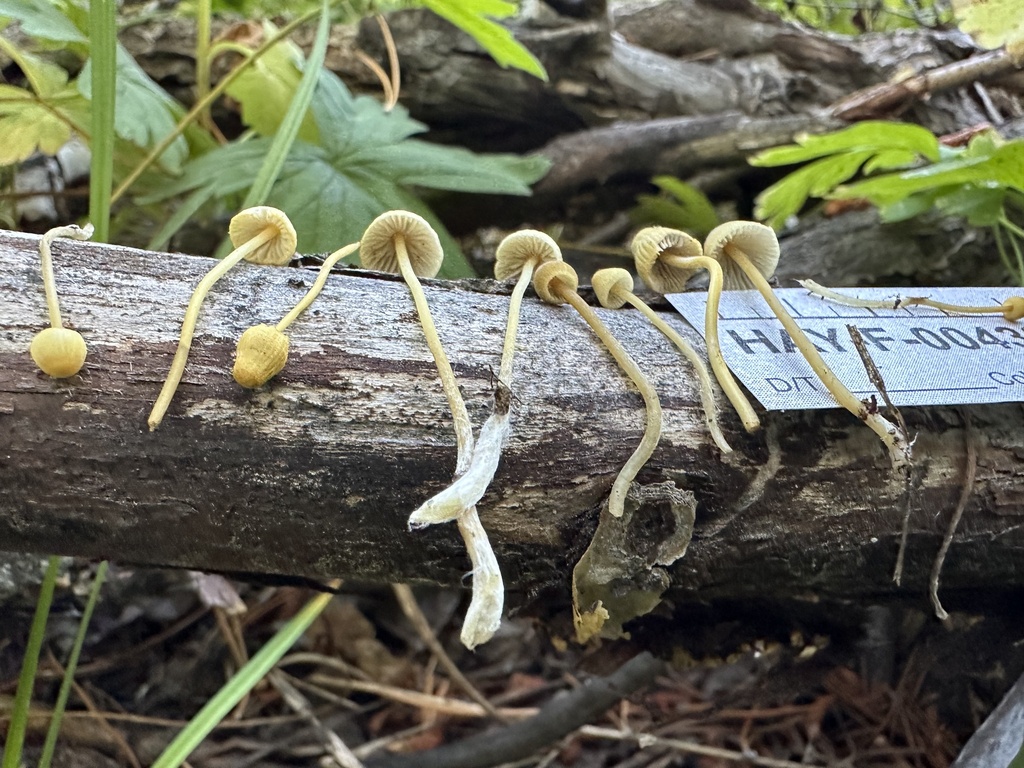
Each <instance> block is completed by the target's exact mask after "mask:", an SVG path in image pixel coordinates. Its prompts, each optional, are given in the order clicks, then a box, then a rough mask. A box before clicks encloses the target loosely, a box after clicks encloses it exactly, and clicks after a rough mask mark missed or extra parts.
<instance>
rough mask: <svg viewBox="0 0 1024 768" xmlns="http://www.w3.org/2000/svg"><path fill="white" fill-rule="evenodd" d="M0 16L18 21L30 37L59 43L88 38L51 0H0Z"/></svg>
mask: <svg viewBox="0 0 1024 768" xmlns="http://www.w3.org/2000/svg"><path fill="white" fill-rule="evenodd" d="M0 18H7V19H14V20H15V21H18V22H20V24H21V31H22V32H24V33H25V34H26V35H29V36H30V37H35V38H40V39H42V40H53V41H54V42H60V43H86V42H88V40H89V39H88V38H87V37H86V36H85V35H84V34H82V32H81V31H80V30H79V29H78V27H77V26H75V24H74V22H72V21H71V19H69V18H68V17H67V16H65V15H64V14H63V13H61V11H60V8H59V7H58V4H57V3H54V2H53V1H52V0H0Z"/></svg>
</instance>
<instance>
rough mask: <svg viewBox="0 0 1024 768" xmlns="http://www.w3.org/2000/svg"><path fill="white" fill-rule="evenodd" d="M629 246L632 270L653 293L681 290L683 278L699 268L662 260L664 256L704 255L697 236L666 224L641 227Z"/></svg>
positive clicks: (688, 277)
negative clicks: (691, 235) (670, 227)
mask: <svg viewBox="0 0 1024 768" xmlns="http://www.w3.org/2000/svg"><path fill="white" fill-rule="evenodd" d="M630 248H631V250H632V251H633V261H634V262H635V263H636V271H637V272H639V273H640V277H641V279H642V280H643V281H644V283H646V284H647V287H648V288H650V289H651V290H652V291H656V292H657V293H681V292H682V291H684V290H685V289H686V281H687V280H689V279H690V277H692V276H693V274H694V273H696V272H698V271H699V269H700V268H699V267H694V268H689V267H676V266H673V265H671V264H666V263H665V259H664V257H665V256H681V257H683V258H691V257H693V256H703V255H704V250H703V249H702V248H701V245H700V241H699V240H697V239H696V238H693V237H690V236H689V235H688V234H686V233H685V232H680V231H679V230H678V229H669V228H668V227H646V228H644V229H641V230H640V231H639V232H637V233H636V237H634V238H633V242H632V244H631V245H630Z"/></svg>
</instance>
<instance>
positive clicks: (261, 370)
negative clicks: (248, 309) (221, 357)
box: [231, 323, 288, 389]
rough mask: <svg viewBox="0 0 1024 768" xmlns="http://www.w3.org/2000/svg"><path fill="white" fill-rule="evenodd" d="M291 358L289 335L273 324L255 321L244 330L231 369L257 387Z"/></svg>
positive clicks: (242, 380)
mask: <svg viewBox="0 0 1024 768" xmlns="http://www.w3.org/2000/svg"><path fill="white" fill-rule="evenodd" d="M287 362H288V337H287V336H285V335H284V334H283V333H281V331H279V330H277V328H274V327H272V326H269V325H264V324H262V323H261V324H259V325H254V326H253V327H252V328H249V329H248V330H246V331H245V333H243V334H242V336H241V338H240V339H239V340H238V348H237V349H236V350H235V366H234V368H233V369H232V371H231V373H232V375H233V376H234V377H235V381H237V382H238V383H239V384H241V385H242V386H243V387H247V388H249V389H256V388H257V387H262V386H263V385H264V384H266V383H267V382H268V381H270V380H271V379H272V378H274V377H275V376H277V374H279V373H280V372H281V369H282V368H284V365H285V363H287Z"/></svg>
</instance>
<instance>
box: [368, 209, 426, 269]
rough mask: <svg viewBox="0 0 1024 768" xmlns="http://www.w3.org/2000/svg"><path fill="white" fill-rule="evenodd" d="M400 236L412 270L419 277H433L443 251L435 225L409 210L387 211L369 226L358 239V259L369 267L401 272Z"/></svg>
mask: <svg viewBox="0 0 1024 768" xmlns="http://www.w3.org/2000/svg"><path fill="white" fill-rule="evenodd" d="M396 235H401V236H402V239H403V240H404V241H405V249H406V251H407V252H408V254H409V263H410V264H412V271H413V272H415V273H416V275H417V276H418V277H433V276H434V275H436V274H437V273H438V270H440V269H441V262H442V261H444V251H443V250H442V249H441V241H440V240H439V239H438V237H437V233H436V232H435V231H434V228H433V227H431V226H430V224H428V223H427V220H426V219H424V218H423V217H422V216H417V215H416V214H415V213H410V212H409V211H387V212H386V213H382V214H381V215H380V216H378V217H377V218H376V219H374V220H373V221H372V222H370V226H368V227H367V228H366V231H365V232H364V233H363V237H362V240H360V241H359V259H360V261H361V262H362V264H363V266H364V267H366V268H367V269H375V270H377V271H378V272H394V273H397V272H400V271H401V270H400V269H399V268H398V254H397V253H396V252H395V236H396Z"/></svg>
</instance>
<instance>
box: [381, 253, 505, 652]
mask: <svg viewBox="0 0 1024 768" xmlns="http://www.w3.org/2000/svg"><path fill="white" fill-rule="evenodd" d="M395 255H396V256H397V257H398V268H399V270H400V271H401V273H402V278H403V279H404V280H405V282H406V284H407V285H408V286H409V293H411V294H412V300H413V303H414V304H415V305H416V312H417V314H418V315H419V318H420V324H421V325H422V326H423V335H424V336H425V337H426V339H427V346H428V347H429V348H430V353H431V354H432V355H433V356H434V363H435V365H436V366H437V372H438V375H439V376H440V378H441V387H442V389H443V390H444V394H445V397H446V398H447V400H448V407H449V408H450V409H451V412H452V419H453V421H454V424H455V442H456V445H457V447H458V458H457V460H456V462H455V474H456V476H457V477H458V476H461V475H463V474H464V473H465V472H466V470H467V469H468V467H469V464H470V461H471V458H472V456H473V428H472V426H471V425H470V421H469V414H468V412H467V411H466V403H465V401H464V400H463V399H462V393H461V392H459V386H458V384H457V383H456V381H455V374H454V372H453V371H452V366H451V364H450V363H449V362H448V356H447V355H446V354H445V351H444V347H442V346H441V339H440V338H439V337H438V335H437V328H436V327H435V326H434V319H433V317H432V316H431V314H430V307H429V306H428V305H427V297H426V295H425V294H424V293H423V286H421V285H420V281H419V278H418V277H416V273H415V272H414V271H413V269H412V263H411V262H410V261H409V252H408V250H407V249H406V246H405V238H404V237H402V235H395ZM456 523H457V524H458V527H459V533H461V534H462V538H463V540H464V541H465V542H466V550H467V551H468V552H469V558H470V561H471V562H472V564H473V593H472V597H471V598H470V602H469V608H468V610H467V611H466V620H465V621H464V622H463V625H462V635H461V639H462V643H463V645H465V646H466V647H467V648H470V649H472V648H474V647H475V646H477V645H479V644H480V643H484V642H486V641H487V640H489V639H490V638H491V637H492V636H493V635H494V633H495V632H496V631H497V629H498V626H499V625H500V624H501V613H502V608H503V606H504V602H505V584H504V582H503V581H502V578H501V570H500V569H499V568H498V560H497V558H495V556H494V551H493V550H492V548H491V543H490V541H489V540H488V538H487V532H486V531H485V530H484V527H483V525H482V524H481V522H480V516H479V515H478V514H477V511H476V505H475V504H474V505H473V506H470V507H468V508H466V509H465V510H464V511H463V512H462V513H461V514H460V515H459V516H458V518H456Z"/></svg>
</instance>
